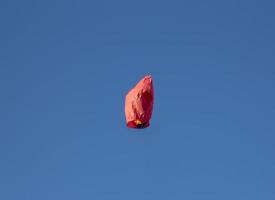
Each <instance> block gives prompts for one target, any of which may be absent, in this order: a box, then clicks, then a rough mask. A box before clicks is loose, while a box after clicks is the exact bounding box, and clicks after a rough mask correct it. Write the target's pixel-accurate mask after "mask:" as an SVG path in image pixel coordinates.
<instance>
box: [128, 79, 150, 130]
mask: <svg viewBox="0 0 275 200" xmlns="http://www.w3.org/2000/svg"><path fill="white" fill-rule="evenodd" d="M153 106H154V87H153V79H152V76H150V75H147V76H145V77H144V78H143V79H141V80H140V81H139V82H138V83H137V85H136V86H135V87H134V88H132V89H131V90H130V91H129V92H128V94H127V95H126V98H125V117H126V123H127V126H128V127H130V128H146V127H148V126H149V125H150V119H151V116H152V112H153Z"/></svg>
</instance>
